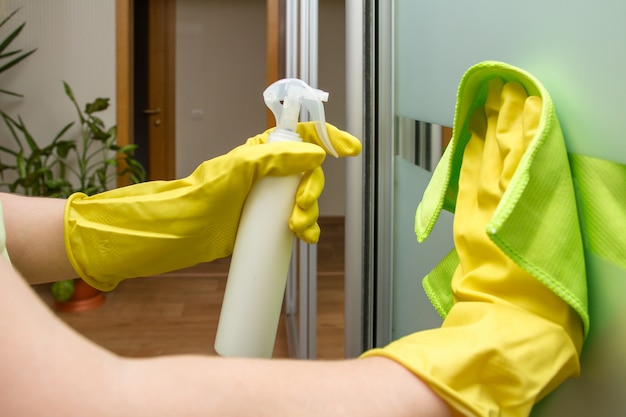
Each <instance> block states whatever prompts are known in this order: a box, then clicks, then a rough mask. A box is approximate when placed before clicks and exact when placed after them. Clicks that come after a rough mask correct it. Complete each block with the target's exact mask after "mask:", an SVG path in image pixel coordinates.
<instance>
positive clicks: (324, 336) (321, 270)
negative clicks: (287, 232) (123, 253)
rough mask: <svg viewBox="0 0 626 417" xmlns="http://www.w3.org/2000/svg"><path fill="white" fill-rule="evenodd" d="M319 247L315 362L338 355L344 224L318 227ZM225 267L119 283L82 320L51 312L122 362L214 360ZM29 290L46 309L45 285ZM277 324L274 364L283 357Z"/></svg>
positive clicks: (323, 222)
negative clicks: (180, 357) (176, 357)
mask: <svg viewBox="0 0 626 417" xmlns="http://www.w3.org/2000/svg"><path fill="white" fill-rule="evenodd" d="M320 226H321V228H322V236H321V238H320V242H319V244H318V315H317V358H319V359H337V358H341V357H343V354H344V348H343V346H344V342H343V335H344V331H343V329H344V319H343V312H344V305H343V303H344V279H343V271H344V269H343V268H344V225H343V218H325V219H320ZM228 266H229V260H228V259H222V260H218V261H215V262H212V263H208V264H201V265H198V266H196V267H193V268H190V269H187V270H182V271H178V272H176V273H170V274H166V275H162V276H157V277H151V278H138V279H132V280H127V281H124V282H122V283H121V284H120V285H119V286H118V288H117V289H115V290H114V291H113V292H110V293H107V295H106V297H107V298H106V302H105V303H104V304H103V305H102V306H100V307H98V308H96V309H94V310H90V311H86V312H81V313H62V312H55V314H57V315H58V316H59V317H60V318H61V319H62V320H64V321H65V322H66V323H67V324H69V325H70V326H71V327H73V328H74V329H76V330H77V331H78V332H80V333H82V334H83V335H84V336H86V337H87V338H89V339H91V340H93V341H94V342H96V343H98V344H99V345H101V346H104V347H106V348H108V349H109V350H111V351H113V352H115V353H118V354H120V355H123V356H129V357H146V356H155V355H167V354H186V353H199V354H215V351H214V349H213V342H214V339H215V332H216V328H217V322H218V317H219V312H220V306H221V303H222V297H223V293H224V288H225V285H226V276H227V272H228ZM34 289H35V290H36V291H37V293H39V294H40V296H41V297H42V299H43V300H44V301H45V302H46V303H47V304H48V305H50V306H51V307H52V299H51V296H50V292H49V286H48V285H38V286H35V287H34ZM288 356H289V355H288V347H287V337H286V329H285V320H284V317H283V318H282V319H281V324H280V327H279V329H278V335H277V340H276V345H275V349H274V357H276V358H280V357H288Z"/></svg>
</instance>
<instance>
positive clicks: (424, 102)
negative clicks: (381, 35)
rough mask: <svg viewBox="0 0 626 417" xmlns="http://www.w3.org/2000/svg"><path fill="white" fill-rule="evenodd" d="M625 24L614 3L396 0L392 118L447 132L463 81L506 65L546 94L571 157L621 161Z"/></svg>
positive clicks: (625, 122)
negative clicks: (482, 67)
mask: <svg viewBox="0 0 626 417" xmlns="http://www.w3.org/2000/svg"><path fill="white" fill-rule="evenodd" d="M625 16H626V2H623V1H610V0H601V1H596V2H590V1H582V0H576V1H573V2H572V1H565V0H553V1H543V0H526V1H517V2H513V1H499V0H479V1H454V0H439V1H414V0H397V1H396V13H395V34H396V38H395V45H396V59H395V66H396V70H395V74H396V88H395V92H396V115H399V116H406V117H409V118H412V119H415V120H423V121H427V122H432V123H438V124H442V125H445V126H451V125H452V119H453V115H454V104H455V101H456V89H457V86H458V84H459V81H460V79H461V76H462V75H463V74H464V73H465V71H466V70H467V69H468V68H469V67H470V66H472V65H474V64H476V63H478V62H481V61H486V60H496V61H503V62H506V63H508V64H511V65H515V66H518V67H520V68H523V69H525V70H527V71H529V72H530V73H531V74H533V75H534V76H535V77H537V78H538V79H539V80H541V82H542V83H543V84H544V86H545V87H546V88H547V89H548V91H549V92H550V95H551V96H552V99H553V101H554V103H555V106H556V111H557V115H558V117H559V120H560V121H561V124H562V128H563V132H564V134H565V137H566V140H567V145H568V149H569V151H570V152H573V153H580V154H583V155H589V156H595V157H598V158H603V159H608V160H616V161H617V162H624V161H626V152H624V144H623V140H622V136H623V132H624V131H626V117H624V104H623V101H624V97H626V83H625V82H623V79H624V75H623V73H624V68H626V48H624V45H626V26H624V24H623V20H624V17H625ZM616 158H617V159H616Z"/></svg>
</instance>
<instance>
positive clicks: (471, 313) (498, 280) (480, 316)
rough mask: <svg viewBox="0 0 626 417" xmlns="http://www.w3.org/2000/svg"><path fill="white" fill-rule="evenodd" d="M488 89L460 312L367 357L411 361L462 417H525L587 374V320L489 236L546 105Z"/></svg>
mask: <svg viewBox="0 0 626 417" xmlns="http://www.w3.org/2000/svg"><path fill="white" fill-rule="evenodd" d="M488 83H489V84H488V93H487V98H486V101H485V103H484V105H483V106H480V107H476V109H475V110H474V113H473V114H472V115H471V118H470V121H469V125H468V130H469V132H468V133H469V134H471V139H469V142H468V143H467V145H466V147H465V151H464V154H463V161H462V165H461V171H460V177H459V185H458V190H459V191H458V195H457V198H456V210H455V217H454V243H455V247H456V250H457V253H458V258H459V265H458V267H457V269H456V271H455V273H454V275H453V278H452V283H451V285H452V294H453V296H454V305H453V306H452V308H451V309H450V311H449V312H448V314H447V316H446V317H445V320H444V322H443V325H442V327H441V328H438V329H433V330H428V331H422V332H417V333H414V334H411V335H409V336H406V337H404V338H401V339H399V340H397V341H395V342H393V343H391V344H390V345H389V346H387V347H385V348H382V349H376V350H372V351H369V352H367V353H366V354H365V356H377V355H380V356H386V357H388V358H390V359H393V360H395V361H397V362H399V363H401V364H402V365H404V366H405V367H406V368H407V369H409V370H411V371H412V372H414V373H415V374H416V375H417V376H418V377H420V378H421V379H422V380H424V381H425V382H427V383H428V384H429V385H430V387H431V388H432V389H433V390H434V391H435V392H436V393H437V394H439V395H440V396H441V397H442V398H443V399H444V400H446V401H447V402H448V403H449V404H450V405H451V406H452V407H453V408H454V409H455V410H456V411H455V414H454V415H460V414H463V415H476V416H492V415H507V416H520V417H521V416H526V415H528V413H529V412H530V409H531V408H532V406H533V404H534V403H535V402H536V401H538V399H540V398H542V397H543V396H545V395H546V394H547V393H548V392H550V391H551V390H553V389H554V388H555V387H556V386H558V384H560V383H561V382H562V381H563V380H564V379H565V378H567V377H569V376H572V375H576V374H577V373H578V371H579V364H578V359H579V356H578V355H579V354H580V350H581V346H582V340H583V333H582V322H581V320H580V317H579V316H578V315H577V314H576V312H575V311H574V310H573V309H572V308H571V307H570V306H569V305H568V304H567V303H566V302H565V301H564V300H563V299H561V298H560V297H559V296H557V294H555V293H554V292H553V291H552V290H551V289H550V288H548V287H547V286H545V285H544V284H543V283H541V282H540V281H539V280H538V279H537V278H536V277H534V276H533V275H531V273H529V272H528V271H526V270H525V269H523V268H522V267H521V266H520V265H518V264H517V263H516V262H514V261H513V260H512V259H511V258H509V257H508V256H507V255H506V254H505V253H504V252H503V251H502V250H501V248H499V247H498V246H497V245H496V244H495V243H494V242H493V241H492V240H491V239H490V237H489V233H495V231H492V230H491V228H492V227H493V226H492V225H491V224H490V221H491V219H492V217H493V216H494V213H495V212H496V210H498V209H500V208H501V207H500V206H499V204H500V202H501V200H503V199H504V198H506V195H507V191H514V190H508V188H509V183H510V182H511V180H512V178H514V176H515V175H516V172H517V168H518V165H519V163H520V161H521V160H522V158H523V156H524V154H525V150H526V149H527V147H528V145H529V143H530V142H531V141H532V140H533V138H534V137H535V135H536V134H537V131H538V129H539V128H540V127H541V123H540V121H541V119H540V116H541V110H542V99H541V98H540V97H538V96H528V94H527V92H526V91H525V90H524V88H523V87H522V85H521V84H520V83H518V82H515V81H510V82H504V81H503V80H502V79H500V78H498V77H495V78H493V79H491V80H489V82H488ZM540 215H541V213H537V216H540ZM532 221H533V220H532V219H529V222H532ZM517 226H518V227H519V226H520V225H517ZM518 233H525V234H529V236H528V239H532V238H533V236H532V230H529V229H527V228H523V227H519V231H518ZM558 238H559V237H558V236H555V239H558ZM559 255H560V254H558V253H555V254H552V255H550V254H547V255H546V256H559Z"/></svg>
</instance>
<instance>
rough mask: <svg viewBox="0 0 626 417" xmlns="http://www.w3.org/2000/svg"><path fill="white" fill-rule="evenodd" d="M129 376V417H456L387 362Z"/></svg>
mask: <svg viewBox="0 0 626 417" xmlns="http://www.w3.org/2000/svg"><path fill="white" fill-rule="evenodd" d="M125 369H126V371H125V377H124V378H123V380H124V381H125V384H126V385H127V387H126V388H125V390H124V391H125V392H126V394H127V400H128V401H129V402H130V404H129V407H130V408H128V409H127V411H129V415H135V416H141V415H150V416H161V415H163V416H166V415H173V414H175V415H177V416H200V415H203V416H205V415H216V416H226V417H227V416H241V415H255V416H259V417H263V416H272V417H279V416H299V417H306V416H320V415H323V416H329V417H332V416H347V415H358V416H361V417H367V416H372V417H373V416H398V417H401V416H417V417H427V416H428V417H435V416H438V417H439V416H441V417H443V416H449V415H450V414H449V409H448V407H447V406H446V404H445V403H444V402H443V401H442V400H441V399H439V397H437V396H436V395H435V394H434V393H433V392H432V391H430V389H429V388H428V387H427V386H426V385H425V384H424V383H423V382H421V381H420V380H419V379H417V378H416V377H415V376H414V375H413V374H411V373H410V372H408V371H407V370H406V369H404V368H403V367H401V366H400V365H398V364H397V363H395V362H393V361H391V360H388V359H385V358H368V359H357V360H347V361H332V362H313V361H295V360H272V361H269V360H250V359H224V358H218V357H212V358H211V357H208V358H207V357H191V356H190V357H171V358H159V359H148V360H139V361H137V360H131V361H129V362H128V363H127V364H126V366H125ZM131 393H132V394H131Z"/></svg>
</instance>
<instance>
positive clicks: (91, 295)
mask: <svg viewBox="0 0 626 417" xmlns="http://www.w3.org/2000/svg"><path fill="white" fill-rule="evenodd" d="M105 300H106V297H105V295H104V293H103V292H102V291H100V290H97V289H95V288H94V287H92V286H91V285H89V284H87V283H86V282H85V281H83V280H82V279H80V278H76V279H75V280H74V294H72V297H71V298H70V299H69V300H67V301H55V302H54V308H55V309H57V310H58V311H63V312H66V313H75V312H79V311H86V310H91V309H94V308H96V307H99V306H101V305H102V303H104V301H105Z"/></svg>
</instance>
